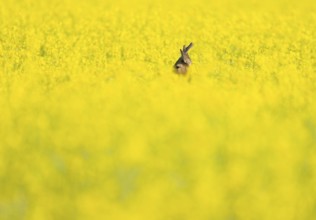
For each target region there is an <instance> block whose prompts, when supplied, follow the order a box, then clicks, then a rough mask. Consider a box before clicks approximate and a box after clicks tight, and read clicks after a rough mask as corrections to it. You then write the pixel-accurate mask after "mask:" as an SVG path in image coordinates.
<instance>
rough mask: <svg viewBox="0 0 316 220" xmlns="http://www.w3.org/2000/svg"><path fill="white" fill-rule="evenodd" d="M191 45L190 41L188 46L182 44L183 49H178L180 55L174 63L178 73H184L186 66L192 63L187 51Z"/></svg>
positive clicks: (186, 69)
mask: <svg viewBox="0 0 316 220" xmlns="http://www.w3.org/2000/svg"><path fill="white" fill-rule="evenodd" d="M191 47H193V43H190V44H189V46H187V47H186V46H185V45H184V46H183V49H182V50H181V49H180V53H181V57H180V58H179V59H178V61H177V62H176V63H175V64H174V68H175V69H176V71H177V73H179V74H186V73H187V71H188V67H189V66H190V65H191V64H192V61H191V59H190V57H189V54H188V51H189V50H190V49H191Z"/></svg>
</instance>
